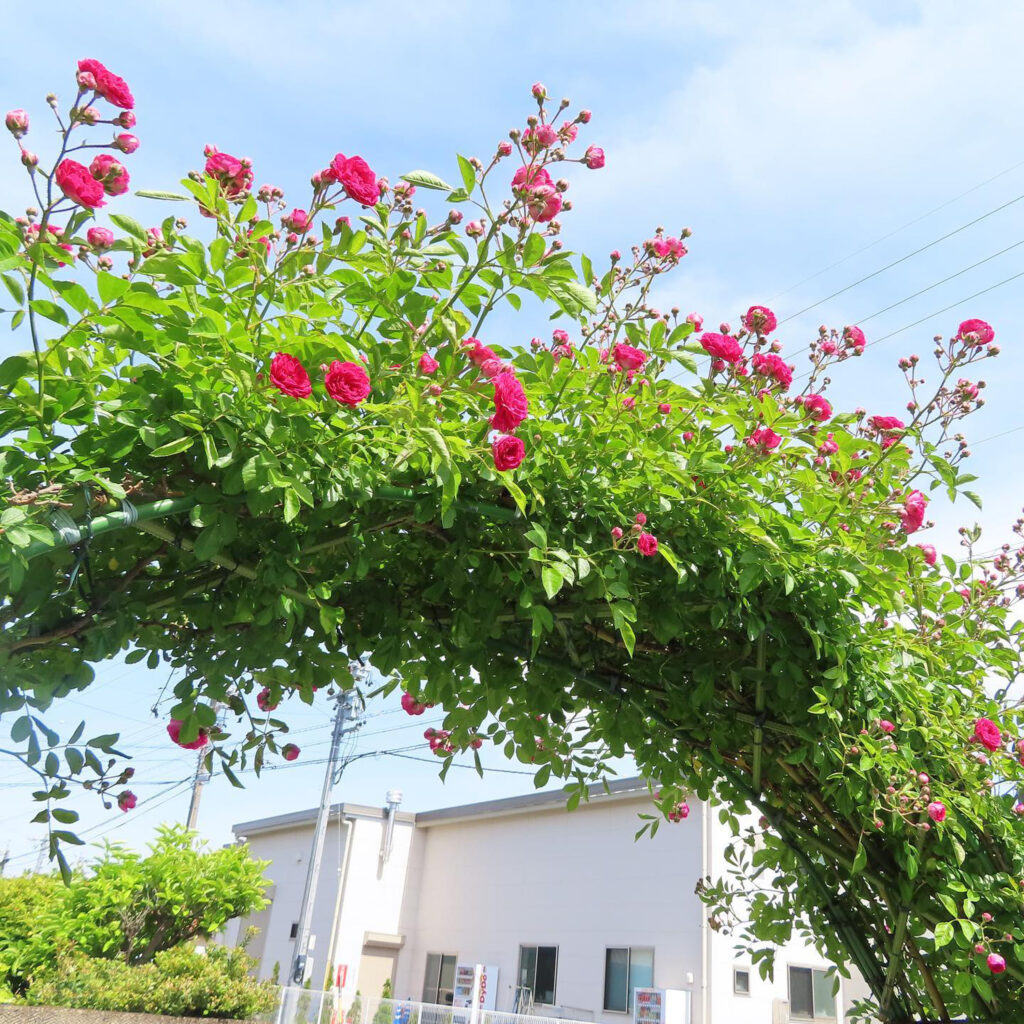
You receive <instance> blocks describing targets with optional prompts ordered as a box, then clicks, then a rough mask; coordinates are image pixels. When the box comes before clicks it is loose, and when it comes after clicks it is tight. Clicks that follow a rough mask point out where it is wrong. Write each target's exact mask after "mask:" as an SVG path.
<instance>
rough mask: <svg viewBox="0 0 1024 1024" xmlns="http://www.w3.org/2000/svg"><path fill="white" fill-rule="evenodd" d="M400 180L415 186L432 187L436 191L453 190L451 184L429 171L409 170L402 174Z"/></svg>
mask: <svg viewBox="0 0 1024 1024" xmlns="http://www.w3.org/2000/svg"><path fill="white" fill-rule="evenodd" d="M402 181H407V182H409V184H410V185H415V186H416V187H417V188H432V189H436V190H437V191H438V192H454V191H455V187H454V186H453V185H449V184H448V182H446V181H443V180H442V179H441V178H439V177H438V176H437V175H436V174H431V173H430V171H410V172H409V173H408V174H403V175H402Z"/></svg>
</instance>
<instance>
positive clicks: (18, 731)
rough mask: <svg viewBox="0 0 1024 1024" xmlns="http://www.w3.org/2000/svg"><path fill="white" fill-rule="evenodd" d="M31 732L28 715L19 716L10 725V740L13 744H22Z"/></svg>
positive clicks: (30, 721)
mask: <svg viewBox="0 0 1024 1024" xmlns="http://www.w3.org/2000/svg"><path fill="white" fill-rule="evenodd" d="M31 732H32V720H31V719H30V718H29V717H28V715H21V717H19V718H16V719H15V720H14V723H13V724H12V725H11V739H12V740H14V742H15V743H24V742H25V740H27V739H28V737H29V734H30V733H31Z"/></svg>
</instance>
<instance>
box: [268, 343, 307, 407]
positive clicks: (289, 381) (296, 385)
mask: <svg viewBox="0 0 1024 1024" xmlns="http://www.w3.org/2000/svg"><path fill="white" fill-rule="evenodd" d="M270 383H271V384H273V385H274V387H275V388H277V390H278V391H280V392H282V393H283V394H286V395H291V396H292V398H308V397H309V396H310V395H311V394H312V393H313V383H312V381H311V380H310V379H309V374H308V373H307V372H306V368H305V367H304V366H303V365H302V363H300V362H299V360H298V359H296V358H295V356H290V355H288V353H287V352H277V353H275V354H274V358H273V359H272V360H271V361H270Z"/></svg>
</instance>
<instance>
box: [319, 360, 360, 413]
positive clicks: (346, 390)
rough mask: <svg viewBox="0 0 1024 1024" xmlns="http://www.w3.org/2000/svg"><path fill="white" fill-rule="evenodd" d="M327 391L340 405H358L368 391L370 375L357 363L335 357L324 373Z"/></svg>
mask: <svg viewBox="0 0 1024 1024" xmlns="http://www.w3.org/2000/svg"><path fill="white" fill-rule="evenodd" d="M324 386H325V387H326V388H327V393H328V394H329V395H330V396H331V398H333V399H334V400H335V401H336V402H340V403H341V404H342V405H352V406H356V405H359V403H360V402H363V401H365V400H366V397H367V395H369V393H370V377H369V375H368V374H367V372H366V369H365V368H364V367H362V366H360V365H359V364H358V363H348V362H346V363H342V362H339V361H338V360H337V359H335V360H334V362H332V363H331V365H330V366H329V367H328V368H327V372H326V373H325V374H324Z"/></svg>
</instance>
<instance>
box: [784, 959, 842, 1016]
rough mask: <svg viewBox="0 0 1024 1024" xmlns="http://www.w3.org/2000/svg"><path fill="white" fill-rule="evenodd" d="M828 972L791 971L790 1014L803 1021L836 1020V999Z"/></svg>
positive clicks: (791, 969) (810, 969) (795, 969)
mask: <svg viewBox="0 0 1024 1024" xmlns="http://www.w3.org/2000/svg"><path fill="white" fill-rule="evenodd" d="M832 984H833V983H832V978H831V977H830V976H829V972H828V971H819V970H816V969H814V968H811V967H790V969H789V1013H790V1016H791V1017H798V1018H800V1019H802V1020H835V1016H836V997H835V996H834V995H833V993H832Z"/></svg>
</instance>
